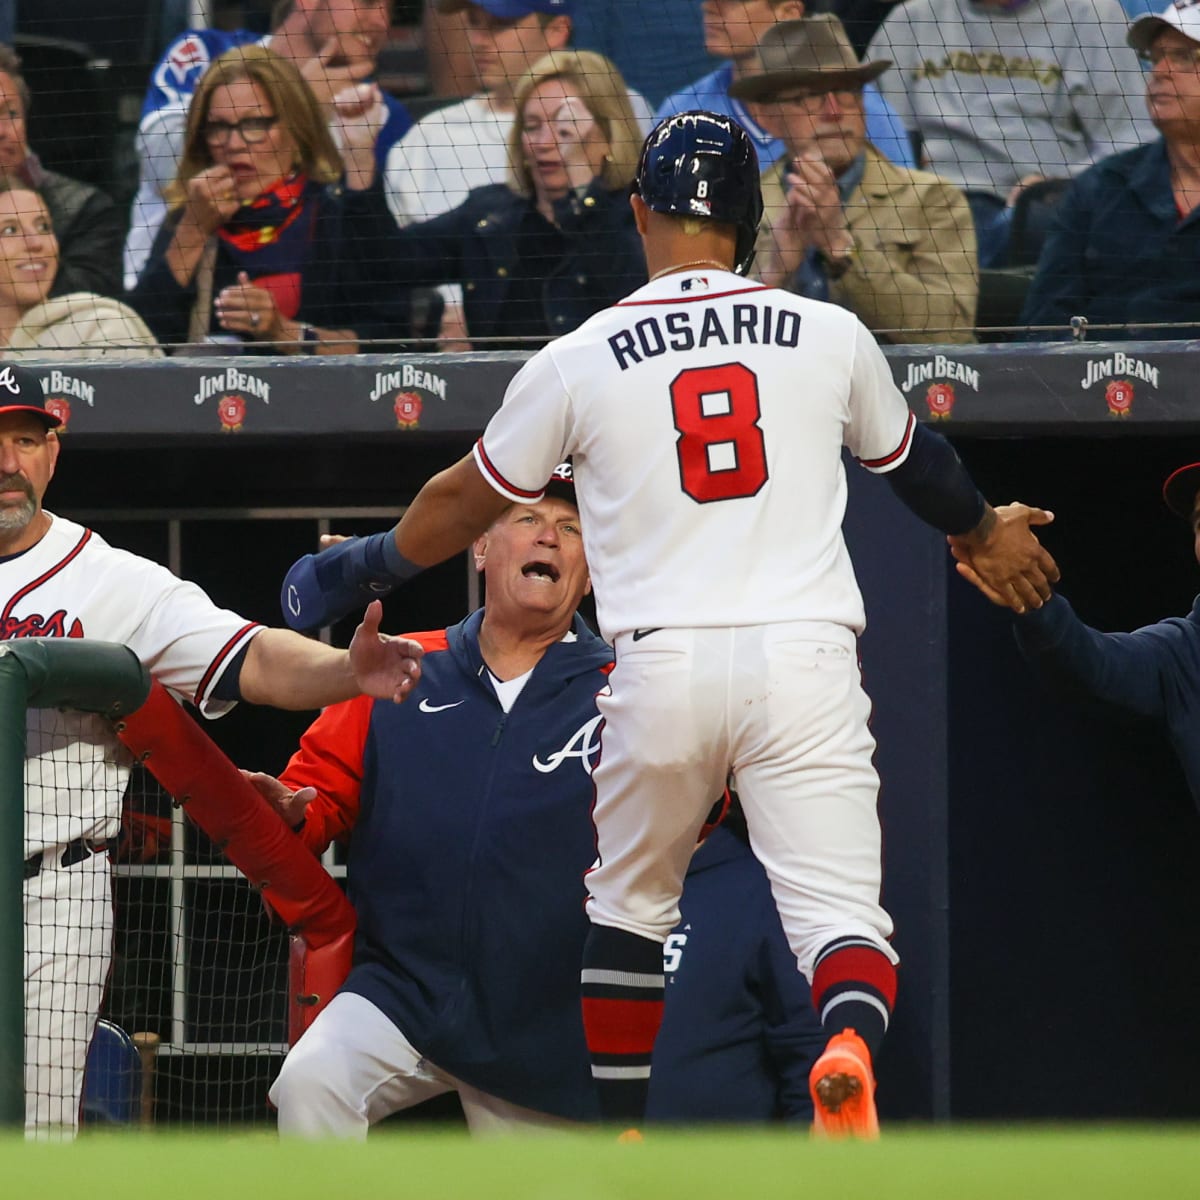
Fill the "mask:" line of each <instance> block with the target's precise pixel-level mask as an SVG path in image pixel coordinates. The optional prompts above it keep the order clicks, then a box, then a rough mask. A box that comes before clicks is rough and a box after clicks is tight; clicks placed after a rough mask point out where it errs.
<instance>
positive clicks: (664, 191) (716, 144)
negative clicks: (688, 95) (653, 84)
mask: <svg viewBox="0 0 1200 1200" xmlns="http://www.w3.org/2000/svg"><path fill="white" fill-rule="evenodd" d="M758 175H759V171H758V154H757V152H756V151H755V149H754V143H753V142H751V141H750V138H749V136H748V135H747V133H746V131H745V130H744V129H743V128H742V127H741V126H740V125H739V124H738V123H737V122H736V121H735V120H733V119H732V118H731V117H725V116H722V115H721V114H719V113H711V112H703V111H700V110H696V111H694V112H684V113H676V115H675V116H673V117H668V118H667V119H666V120H665V121H662V122H660V123H659V124H658V125H657V126H656V127H655V128H654V130H653V131H652V132H651V134H650V136H649V137H648V138H647V139H646V144H645V145H644V146H643V147H642V158H641V162H639V163H638V172H637V179H636V180H635V182H634V188H635V190H636V191H637V194H638V195H639V196H641V198H642V199H643V200H644V201H645V202H646V207H647V208H649V209H651V210H653V211H654V212H659V213H672V214H674V215H675V216H678V217H707V218H709V219H710V220H713V221H725V222H727V223H728V224H730V225H733V226H735V227H736V229H737V251H736V262H735V264H734V269H735V270H736V271H737V272H738V274H739V275H745V273H746V272H747V271H748V270H749V269H750V264H751V263H752V262H753V261H754V239H755V237H756V236H757V234H758V222H759V219H760V218H761V217H762V211H763V202H762V188H761V187H760V186H759V182H758Z"/></svg>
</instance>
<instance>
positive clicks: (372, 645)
mask: <svg viewBox="0 0 1200 1200" xmlns="http://www.w3.org/2000/svg"><path fill="white" fill-rule="evenodd" d="M382 617H383V605H382V604H381V603H380V602H379V601H378V600H372V601H371V603H370V604H368V605H367V611H366V612H365V613H363V619H362V624H360V625H359V627H358V628H357V629H356V630H355V631H354V637H353V638H352V639H351V641H350V666H351V669H352V670H353V671H354V679H355V682H356V683H357V684H358V686H359V688H360V689H361V690H362V692H363V694H364V695H367V696H374V697H375V699H376V700H391V701H393V702H394V703H396V704H402V703H403V702H404V701H405V700H406V699H407V698H408V695H409V693H410V692H411V691H412V690H413V688H415V687H416V686H417V683H418V682H419V681H420V679H421V659H422V657H423V656H424V654H425V648H424V647H423V646H422V645H421V643H420V642H413V641H410V640H409V639H408V638H401V637H391V636H389V635H388V634H386V633H380V632H379V622H380V620H381V619H382Z"/></svg>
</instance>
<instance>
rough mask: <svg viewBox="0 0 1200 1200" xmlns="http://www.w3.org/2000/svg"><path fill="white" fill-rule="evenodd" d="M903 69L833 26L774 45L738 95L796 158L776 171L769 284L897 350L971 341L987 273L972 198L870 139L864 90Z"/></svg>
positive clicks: (763, 49) (772, 32) (766, 45)
mask: <svg viewBox="0 0 1200 1200" xmlns="http://www.w3.org/2000/svg"><path fill="white" fill-rule="evenodd" d="M890 66H891V63H890V62H887V61H883V60H880V61H875V62H865V63H864V62H860V61H859V59H858V56H857V55H856V54H855V53H854V50H853V48H852V47H851V45H850V40H849V38H848V37H847V36H846V31H845V29H843V27H842V23H841V22H840V21H839V20H838V19H837V17H834V16H831V15H828V14H822V15H820V16H815V17H809V18H807V19H805V20H801V21H784V22H781V23H780V24H778V25H775V26H774V27H772V28H771V29H769V30H768V31H767V32H766V33H765V34H764V35H763V38H762V41H761V42H760V43H759V47H758V55H757V59H756V62H755V66H754V69H753V71H751V72H749V73H747V74H746V75H745V76H744V77H743V78H742V79H740V80H738V81H737V82H736V83H734V84H733V86H732V88H731V89H730V94H731V95H733V96H735V97H737V98H739V99H742V100H745V101H747V102H748V103H752V104H754V105H755V111H756V113H757V114H758V117H759V120H760V122H761V123H762V124H763V126H764V127H766V128H767V129H770V130H771V131H772V132H774V133H775V134H776V135H777V136H778V137H780V138H781V139H782V141H783V143H784V145H785V146H786V147H787V153H786V154H784V155H783V157H781V158H780V159H779V160H778V161H777V162H775V163H774V164H773V165H772V166H770V167H769V168H767V169H766V170H765V171H764V173H763V180H762V185H763V206H764V213H763V221H762V224H761V225H760V227H759V240H758V250H757V262H758V266H757V274H758V276H759V278H761V279H762V281H763V282H764V283H767V284H770V285H771V286H774V287H783V288H787V289H788V290H789V291H793V292H797V293H799V294H801V295H805V296H808V297H810V298H812V299H818V300H832V301H833V302H834V303H837V304H840V305H842V307H844V308H848V309H850V311H851V312H853V313H855V314H856V315H857V316H858V317H859V319H860V320H861V321H862V322H863V323H864V324H865V325H866V326H867V327H868V328H869V329H870V330H871V331H872V332H873V333H875V334H876V335H877V336H878V337H879V338H880V339H881V340H884V341H892V342H971V341H974V340H975V336H974V333H973V325H974V322H975V307H976V301H977V299H978V295H979V275H978V269H977V266H976V253H975V230H974V226H973V224H972V221H971V211H970V208H969V207H968V205H967V201H966V198H965V197H964V196H963V194H962V193H961V192H960V191H959V190H958V189H957V188H956V187H954V186H953V185H952V184H949V183H947V182H946V181H945V180H944V179H940V178H938V177H937V176H936V175H931V174H929V173H928V172H926V171H917V170H913V169H911V168H909V167H898V166H896V165H895V164H893V163H891V162H889V161H888V160H887V159H886V158H885V157H884V156H883V155H882V154H880V153H879V151H878V150H877V149H876V148H875V147H874V146H873V145H872V144H871V143H870V142H869V141H868V140H867V135H866V121H865V115H864V110H863V87H864V86H865V85H866V84H867V83H869V82H870V81H872V80H874V79H876V78H877V77H878V76H880V75H882V74H883V72H884V71H886V70H887V69H888V67H890Z"/></svg>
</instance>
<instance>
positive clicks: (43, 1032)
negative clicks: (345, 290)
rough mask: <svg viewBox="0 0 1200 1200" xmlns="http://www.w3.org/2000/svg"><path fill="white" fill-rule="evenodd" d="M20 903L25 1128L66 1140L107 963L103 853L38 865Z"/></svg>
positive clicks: (73, 1125)
mask: <svg viewBox="0 0 1200 1200" xmlns="http://www.w3.org/2000/svg"><path fill="white" fill-rule="evenodd" d="M60 853H61V848H56V850H55V852H54V855H52V856H51V857H52V858H54V857H55V856H57V855H59V854H60ZM24 901H25V903H24V915H25V1097H26V1100H25V1131H26V1134H27V1135H31V1136H35V1137H39V1138H42V1137H61V1136H68V1137H69V1136H71V1135H73V1134H74V1132H75V1131H76V1129H77V1128H78V1126H79V1108H80V1101H81V1099H82V1096H83V1072H84V1067H85V1066H86V1065H87V1052H88V1047H89V1045H90V1044H91V1040H92V1034H93V1033H94V1031H95V1028H96V1019H97V1017H98V1016H99V1015H100V1004H101V1002H102V1000H103V998H104V985H105V982H106V980H107V979H108V969H109V965H110V963H111V961H112V923H113V912H112V885H111V875H110V870H109V863H108V856H107V855H105V854H93V855H91V856H90V857H88V858H86V859H84V860H83V861H82V862H78V863H73V864H72V865H71V866H68V867H63V866H60V865H58V862H57V861H55V862H54V863H53V865H45V866H43V868H42V870H41V871H39V872H38V874H37V875H35V876H34V877H33V878H32V879H28V880H26V881H25V887H24Z"/></svg>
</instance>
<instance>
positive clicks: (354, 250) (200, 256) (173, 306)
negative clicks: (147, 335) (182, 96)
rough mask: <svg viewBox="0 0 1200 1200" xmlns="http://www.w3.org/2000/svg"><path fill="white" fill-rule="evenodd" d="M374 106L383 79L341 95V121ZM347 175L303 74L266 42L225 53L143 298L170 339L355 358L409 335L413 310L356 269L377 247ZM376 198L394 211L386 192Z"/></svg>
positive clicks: (194, 124) (192, 127)
mask: <svg viewBox="0 0 1200 1200" xmlns="http://www.w3.org/2000/svg"><path fill="white" fill-rule="evenodd" d="M378 101H379V96H378V92H377V91H376V89H375V88H374V86H373V85H362V86H360V87H359V88H357V89H353V90H352V91H351V93H350V94H348V95H347V96H345V97H339V99H338V100H336V101H335V124H336V123H338V122H341V123H343V124H344V125H352V124H354V123H356V122H360V121H362V120H364V112H367V111H369V110H372V109H374V108H376V107H381V105H379V103H378ZM339 132H341V130H339ZM342 176H343V168H342V160H341V157H340V156H339V154H338V150H337V147H336V146H335V144H334V140H333V136H332V135H331V133H330V128H329V126H328V124H327V123H326V120H325V118H324V116H323V115H322V112H321V109H320V107H319V106H318V104H317V101H316V99H315V98H314V96H313V95H312V93H311V92H310V91H309V89H308V88H307V87H306V86H305V84H304V81H303V79H302V78H301V76H300V74H299V72H298V71H297V70H296V68H295V67H294V66H293V65H292V64H291V63H289V62H287V61H286V60H284V59H282V58H280V57H279V56H278V55H276V54H274V53H273V52H272V51H270V50H268V49H267V48H265V47H263V46H257V45H256V46H244V47H237V48H235V49H233V50H230V51H229V52H227V53H226V54H223V55H222V56H221V57H220V58H218V59H217V60H216V62H214V63H213V65H212V67H211V68H210V69H209V70H208V72H207V73H206V74H205V76H204V78H203V80H202V81H201V83H200V86H199V88H198V89H197V91H196V95H195V98H194V99H193V101H192V105H191V108H190V109H189V111H188V123H187V132H186V134H185V140H184V147H183V154H182V157H181V159H180V162H179V167H178V170H177V172H176V175H175V179H174V181H173V182H172V183H171V184H170V186H169V187H168V188H167V191H166V200H167V204H168V206H169V216H168V219H167V221H166V222H165V223H164V225H163V227H162V229H161V230H160V231H159V234H158V237H157V239H156V240H155V243H154V247H153V249H152V250H151V253H150V258H149V259H148V261H147V263H146V266H145V267H144V269H143V271H142V274H141V275H140V277H139V278H138V282H137V285H136V287H135V288H134V289H133V291H132V293H131V299H132V302H133V304H134V305H135V306H136V307H137V308H138V310H139V311H140V312H141V313H142V315H143V316H144V317H145V319H146V321H147V323H148V324H149V325H150V327H151V328H152V329H153V330H154V331H155V333H156V334H157V335H158V337H159V339H160V340H161V341H162V342H163V343H164V344H166V343H172V344H178V343H185V344H187V345H188V346H190V347H192V348H193V349H195V348H196V347H198V346H199V345H200V344H203V343H206V342H207V343H218V344H232V345H233V346H236V347H239V348H241V347H244V348H248V349H254V350H260V351H263V352H266V353H275V354H352V353H355V352H357V351H358V350H359V348H360V346H361V344H362V343H363V341H364V340H366V339H368V338H375V337H393V338H394V337H397V336H402V335H403V333H404V332H405V328H404V324H405V315H404V310H403V308H402V307H401V306H399V305H397V304H395V303H394V302H393V301H391V299H390V298H388V299H386V300H385V298H382V297H379V296H375V295H373V294H372V292H371V290H370V289H369V288H367V287H364V286H363V285H362V284H361V282H360V281H359V279H358V276H357V275H356V273H355V272H354V269H353V265H352V263H353V260H354V258H355V257H356V255H357V254H358V253H360V252H363V253H367V252H368V251H367V250H366V249H365V248H364V247H363V246H362V244H361V238H360V236H359V233H358V231H357V229H356V223H355V221H354V219H352V218H350V217H349V216H348V213H347V208H346V199H345V197H346V191H345V188H344V186H343V183H342ZM378 204H379V206H380V208H381V210H382V213H383V215H385V216H386V215H387V208H386V206H385V205H384V204H383V200H382V196H380V197H379V198H378ZM388 219H389V220H390V217H389V218H388ZM372 300H374V301H376V303H374V304H371V303H370V301H372ZM365 348H369V347H365Z"/></svg>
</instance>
